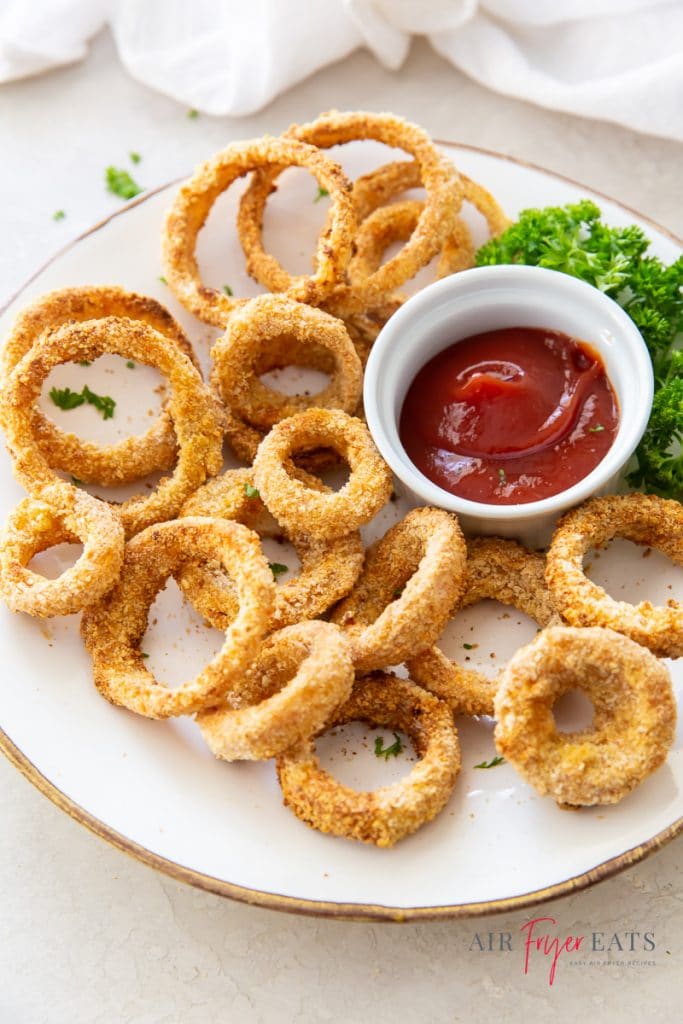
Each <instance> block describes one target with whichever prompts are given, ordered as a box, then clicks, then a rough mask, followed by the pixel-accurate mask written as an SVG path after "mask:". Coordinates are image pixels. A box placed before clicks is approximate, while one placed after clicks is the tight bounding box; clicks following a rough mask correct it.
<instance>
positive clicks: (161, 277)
mask: <svg viewBox="0 0 683 1024" xmlns="http://www.w3.org/2000/svg"><path fill="white" fill-rule="evenodd" d="M159 280H160V281H161V283H162V284H168V281H167V280H166V278H165V277H164V275H163V274H161V275H160V277H159Z"/></svg>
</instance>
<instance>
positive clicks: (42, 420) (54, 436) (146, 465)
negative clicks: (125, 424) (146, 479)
mask: <svg viewBox="0 0 683 1024" xmlns="http://www.w3.org/2000/svg"><path fill="white" fill-rule="evenodd" d="M106 316H117V317H128V318H129V319H131V320H142V321H143V322H144V323H146V324H148V325H149V326H150V327H153V328H154V330H155V331H158V332H159V333H160V334H163V335H164V337H165V338H166V339H167V343H168V344H174V345H177V346H178V347H179V348H180V349H181V351H182V352H183V353H184V354H185V355H186V356H187V357H188V359H190V360H191V361H192V363H193V364H194V365H195V366H196V367H197V369H199V364H198V363H197V358H196V356H195V354H194V351H193V349H192V346H191V345H190V343H189V341H188V340H187V338H186V337H185V334H184V332H183V330H182V328H181V326H180V324H178V323H176V321H175V320H174V319H173V317H172V316H171V314H170V313H169V312H168V310H167V309H165V308H164V307H163V306H162V305H161V303H159V302H157V301H156V299H151V298H149V297H148V296H146V295H137V294H136V293H135V292H127V291H124V289H123V288H118V287H116V286H115V285H84V286H82V287H80V288H61V289H59V290H58V291H53V292H48V293H47V294H46V295H42V296H41V297H40V298H39V299H37V300H36V301H35V302H32V303H31V305H30V306H28V307H27V308H26V309H24V310H22V312H21V313H19V315H18V316H17V319H16V320H15V322H14V326H13V327H12V333H11V334H10V336H9V338H8V339H7V343H6V344H5V346H4V348H3V350H2V377H3V379H6V378H7V377H8V376H9V374H10V373H11V372H12V370H13V369H14V367H15V366H16V365H17V363H18V362H19V361H20V360H21V359H23V357H24V356H25V355H26V353H27V352H28V351H29V350H30V348H31V346H32V345H33V344H34V342H35V341H36V340H37V339H38V338H39V337H40V335H41V334H42V333H43V332H44V331H49V330H53V329H54V328H56V327H61V326H62V325H63V324H67V323H73V322H74V321H77V322H79V323H80V322H82V321H83V320H96V319H98V318H100V317H106ZM33 435H34V437H35V438H36V441H37V443H38V445H39V447H40V449H41V451H42V452H43V454H44V455H45V457H46V458H47V460H48V462H49V463H50V465H51V466H52V468H53V469H61V470H63V471H64V472H65V473H72V474H73V475H74V476H76V477H78V479H79V480H83V481H85V482H86V483H97V484H101V485H102V486H104V487H116V486H119V485H120V484H125V483H131V482H132V481H134V480H139V479H140V478H141V477H143V476H147V474H148V473H153V472H155V471H156V470H162V469H170V468H171V467H172V466H173V463H174V462H175V459H176V455H177V449H178V445H177V441H176V436H175V433H174V430H173V422H172V420H171V416H170V414H169V412H168V409H167V408H166V401H164V405H163V406H162V410H161V412H160V414H159V417H158V418H157V419H156V420H155V422H154V423H153V424H152V426H151V427H150V428H149V429H148V430H147V431H145V433H144V434H142V435H141V436H140V437H135V436H134V437H127V438H125V440H123V441H118V442H117V443H116V444H112V445H105V446H101V445H97V444H94V443H93V442H91V441H85V440H83V439H82V438H80V437H78V436H77V435H76V434H71V433H67V432H65V431H63V430H60V428H59V427H58V426H57V425H56V424H55V423H54V422H53V421H52V420H51V419H49V417H47V416H45V414H44V413H43V412H42V411H41V410H40V409H38V408H35V409H34V412H33Z"/></svg>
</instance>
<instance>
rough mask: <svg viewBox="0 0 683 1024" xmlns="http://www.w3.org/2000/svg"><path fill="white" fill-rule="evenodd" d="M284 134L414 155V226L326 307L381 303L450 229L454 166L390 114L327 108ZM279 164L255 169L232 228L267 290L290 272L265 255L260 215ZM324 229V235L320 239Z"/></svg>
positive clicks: (456, 204) (455, 204)
mask: <svg viewBox="0 0 683 1024" xmlns="http://www.w3.org/2000/svg"><path fill="white" fill-rule="evenodd" d="M286 137H290V138H295V139H299V140H301V141H302V142H307V143H312V144H313V145H315V146H319V147H320V148H322V149H327V148H328V147H330V146H335V145H338V144H340V143H344V142H351V141H352V140H355V139H375V140H377V141H378V142H384V143H386V144H387V145H388V146H395V147H398V148H400V149H403V150H405V151H406V152H407V153H410V154H411V155H412V156H413V157H414V158H415V163H416V165H417V167H418V170H419V176H420V182H419V183H420V184H421V185H423V186H424V188H425V191H426V199H425V204H424V208H423V210H422V212H421V214H420V217H419V219H418V223H417V226H416V228H415V230H414V232H413V234H412V236H411V238H410V240H409V241H408V242H407V243H406V245H405V246H404V247H403V248H402V250H401V252H400V253H398V254H397V255H396V256H394V257H392V258H391V259H390V260H388V261H387V262H386V263H385V264H383V265H382V266H381V267H379V268H378V269H377V270H376V271H375V273H374V274H372V275H370V276H369V277H368V278H366V279H365V280H364V281H363V283H362V284H361V285H360V286H356V287H353V288H351V287H350V286H348V285H344V284H339V285H337V287H336V288H335V289H334V297H333V299H332V300H331V301H332V303H333V305H332V306H330V307H329V308H330V309H331V310H333V311H337V312H338V313H339V314H341V313H342V312H343V313H344V315H346V314H349V313H354V312H363V311H364V310H366V309H369V308H375V307H376V306H377V305H379V304H381V302H382V300H383V299H384V298H386V297H387V296H388V295H389V294H390V293H391V292H392V291H393V290H394V289H395V288H397V287H399V286H400V285H402V284H403V283H404V282H405V281H409V280H410V279H411V278H412V277H414V276H415V274H416V273H417V271H418V270H419V269H420V268H421V267H423V266H426V264H427V263H429V261H430V260H431V259H432V257H434V256H436V254H437V253H438V251H439V250H440V248H441V245H442V243H443V241H444V239H445V238H446V237H447V236H448V235H449V234H450V233H451V231H452V230H453V227H454V224H455V217H456V216H457V213H458V210H459V208H460V203H461V196H462V189H461V185H460V181H459V176H458V173H457V171H456V170H455V168H454V167H453V166H452V165H451V164H450V163H449V162H448V161H447V160H446V159H445V158H444V157H442V156H441V155H440V154H439V153H438V152H437V150H436V148H435V146H434V144H433V143H432V141H431V139H430V138H429V136H428V135H427V134H426V132H424V131H423V130H422V129H421V128H418V127H417V125H413V124H410V123H409V122H407V121H404V120H403V119H402V118H398V117H395V116H394V115H392V114H368V113H366V112H349V113H340V112H339V111H330V112H329V113H326V114H322V115H321V116H320V117H318V118H317V119H316V120H315V121H313V122H311V123H309V124H299V125H297V124H294V125H292V126H291V127H290V128H289V130H288V131H287V132H286ZM280 170H281V168H278V167H272V168H265V169H263V170H259V171H258V172H257V173H256V174H254V175H253V177H252V179H251V182H250V184H249V187H248V188H247V190H246V191H245V193H244V195H243V196H242V199H241V201H240V207H239V212H238V215H237V228H238V232H239V236H240V242H241V243H242V248H243V250H244V254H245V256H246V260H247V270H248V271H249V273H250V274H251V276H252V277H253V278H255V279H256V280H257V281H259V282H260V283H261V284H262V285H265V286H266V287H267V288H269V289H270V290H271V291H274V292H281V291H284V292H286V291H288V289H289V288H290V287H291V284H292V278H291V277H290V275H289V274H288V273H287V272H286V271H285V270H284V269H283V268H282V267H281V266H280V265H279V264H278V263H277V262H276V261H275V260H274V259H273V258H272V256H269V255H268V254H267V253H266V251H265V249H264V246H263V234H262V226H263V215H264V210H265V204H266V200H267V199H268V196H269V194H270V193H271V192H272V190H273V185H274V183H275V181H276V179H277V177H278V175H279V173H280ZM328 229H329V223H328V227H326V229H325V231H324V232H323V235H322V236H321V237H322V238H323V239H324V238H325V235H326V232H327V230H328Z"/></svg>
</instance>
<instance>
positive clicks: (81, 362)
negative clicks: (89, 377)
mask: <svg viewBox="0 0 683 1024" xmlns="http://www.w3.org/2000/svg"><path fill="white" fill-rule="evenodd" d="M78 365H79V366H92V359H79V360H78Z"/></svg>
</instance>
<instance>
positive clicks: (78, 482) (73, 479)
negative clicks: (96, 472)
mask: <svg viewBox="0 0 683 1024" xmlns="http://www.w3.org/2000/svg"><path fill="white" fill-rule="evenodd" d="M71 483H72V484H74V486H75V487H80V486H81V484H82V483H83V481H82V480H79V479H78V477H77V476H74V475H73V473H72V474H71Z"/></svg>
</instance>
